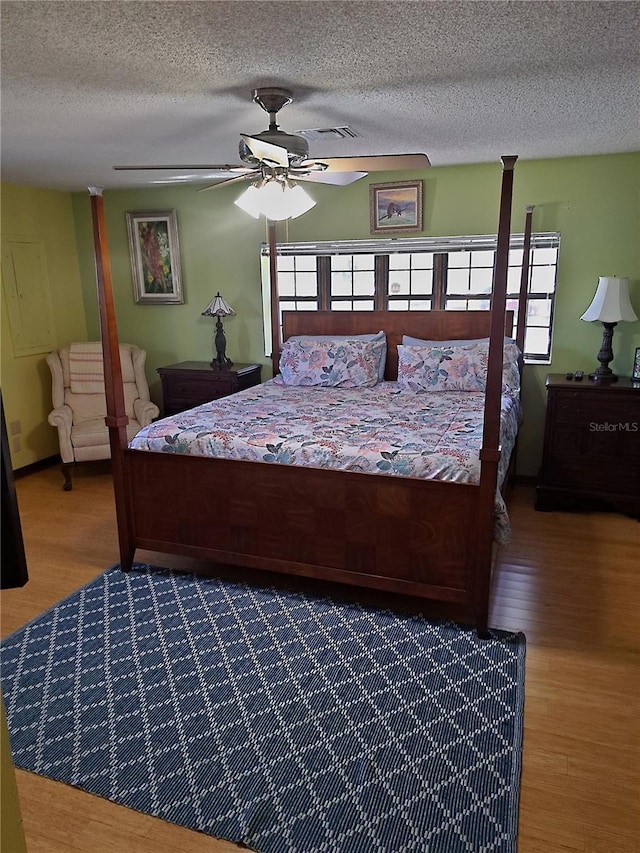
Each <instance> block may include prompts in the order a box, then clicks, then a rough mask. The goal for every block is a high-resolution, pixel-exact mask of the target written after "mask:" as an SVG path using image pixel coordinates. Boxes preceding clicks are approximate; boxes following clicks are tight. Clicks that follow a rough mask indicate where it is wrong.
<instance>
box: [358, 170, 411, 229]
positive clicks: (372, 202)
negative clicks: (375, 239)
mask: <svg viewBox="0 0 640 853" xmlns="http://www.w3.org/2000/svg"><path fill="white" fill-rule="evenodd" d="M369 213H370V223H371V233H372V234H389V233H393V232H400V231H422V181H395V182H393V183H388V184H370V185H369Z"/></svg>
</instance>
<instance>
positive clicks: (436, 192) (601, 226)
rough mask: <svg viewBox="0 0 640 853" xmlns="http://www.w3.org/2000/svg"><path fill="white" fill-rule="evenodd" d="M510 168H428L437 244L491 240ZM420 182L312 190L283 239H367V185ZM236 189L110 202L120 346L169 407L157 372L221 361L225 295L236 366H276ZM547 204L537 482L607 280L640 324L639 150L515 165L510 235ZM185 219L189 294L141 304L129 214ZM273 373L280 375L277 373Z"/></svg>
mask: <svg viewBox="0 0 640 853" xmlns="http://www.w3.org/2000/svg"><path fill="white" fill-rule="evenodd" d="M500 173H501V166H500V163H499V162H498V163H496V164H481V165H473V166H451V167H444V168H432V169H428V170H426V171H425V172H424V173H423V174H422V177H423V178H424V231H423V234H425V235H433V236H452V235H459V234H490V233H495V231H496V227H497V217H498V205H499V193H500ZM409 178H414V179H415V178H416V173H395V174H378V175H375V176H371V180H370V179H368V178H365V179H363V180H362V181H359V182H358V183H356V184H353V185H351V186H349V187H327V186H319V185H315V184H314V185H310V186H309V187H308V189H309V191H310V193H311V194H312V195H313V196H314V198H315V199H316V200H317V202H318V204H317V206H316V207H315V208H314V209H313V210H312V211H310V212H309V213H307V214H305V215H304V216H302V217H301V218H300V219H298V220H293V221H292V222H290V223H288V225H284V224H283V225H280V226H279V229H280V238H279V239H281V240H286V239H290V240H296V241H298V240H300V241H302V240H337V239H347V238H366V237H370V236H371V235H370V233H369V184H370V183H374V182H383V181H385V180H387V181H388V180H394V179H397V180H403V179H409ZM239 193H240V189H239V188H238V186H237V185H234V186H231V187H224V188H218V189H215V190H213V191H208V192H198V191H197V187H194V186H193V185H190V186H180V187H168V188H167V187H163V188H154V189H143V190H127V191H125V190H112V191H107V192H105V196H104V198H105V212H106V218H107V228H108V233H109V241H110V249H111V259H112V274H113V282H114V290H115V298H116V302H117V313H118V323H119V329H120V338H121V339H122V340H124V341H128V342H135V343H137V344H138V345H140V346H142V347H144V348H145V349H146V350H147V354H148V355H147V358H148V376H149V380H150V384H151V388H152V397H154V399H155V400H156V402H160V399H159V397H160V389H159V383H158V381H157V378H156V374H155V369H156V368H157V367H160V366H161V365H163V364H170V363H172V362H175V361H182V360H186V359H202V360H205V359H209V358H210V357H211V355H212V353H213V345H212V325H213V324H212V321H211V320H210V319H209V318H205V317H201V316H200V312H201V311H202V310H203V308H204V307H205V305H206V304H207V302H208V301H209V300H210V298H211V297H212V296H213V295H214V294H215V292H216V291H217V290H220V291H221V293H222V294H223V296H224V297H225V299H226V300H227V301H228V302H229V304H230V305H231V306H232V307H233V308H234V309H235V310H236V312H237V316H236V317H234V318H232V319H230V320H228V321H227V322H226V323H225V332H226V335H227V342H228V345H227V352H228V354H229V355H230V356H231V358H232V359H234V360H235V361H261V362H263V363H265V364H266V362H267V360H266V359H265V357H264V349H263V339H262V338H263V336H262V325H261V293H260V269H259V250H260V244H261V243H262V242H263V241H264V240H265V239H266V235H265V226H264V222H262V221H255V220H253V219H251V218H250V217H248V216H247V215H246V214H244V213H242V211H240V210H239V209H238V208H237V207H236V206H235V205H234V204H233V200H234V199H235V198H236V197H237V196H238V195H239ZM73 204H74V213H75V221H76V231H77V239H78V247H79V254H80V269H81V274H82V283H83V292H84V298H85V305H86V309H87V323H88V327H89V332H90V336H91V337H97V335H98V316H97V308H96V299H95V285H94V275H93V255H92V244H91V226H90V218H89V200H88V196H87V195H84V194H82V195H80V194H77V195H75V196H74V199H73ZM528 204H533V205H535V211H534V215H533V228H534V230H535V231H560V232H561V235H562V236H561V248H560V261H559V267H558V288H557V297H556V309H555V323H554V336H553V352H552V363H551V365H550V366H549V365H536V366H527V368H526V372H525V379H524V407H525V423H524V427H523V430H522V435H521V440H520V450H519V463H518V470H519V472H520V473H521V474H528V475H535V473H536V472H537V469H538V465H539V461H540V453H541V445H542V432H543V426H544V407H545V390H544V380H545V377H546V374H547V373H548V372H551V371H552V372H562V373H564V372H565V371H567V370H576V369H579V368H581V369H583V370H584V371H585V372H588V371H589V370H592V369H594V368H595V367H597V366H598V363H597V360H596V353H597V351H598V349H599V347H600V342H601V340H602V327H601V326H600V324H597V323H588V324H587V323H585V322H583V321H581V320H580V315H581V314H582V313H583V311H584V310H585V309H586V307H587V306H588V304H589V302H590V301H591V298H592V296H593V294H594V292H595V289H596V285H597V283H598V277H599V276H601V275H617V276H625V277H628V278H629V279H631V292H632V297H631V298H632V302H633V304H634V307H635V309H636V313H638V314H639V315H640V247H639V239H638V238H639V236H640V152H635V153H631V154H616V155H607V156H598V157H575V158H563V159H557V160H538V161H522V162H519V163H517V164H516V172H515V180H514V205H513V211H514V213H513V220H512V230H513V231H522V230H523V228H524V208H525V206H526V205H528ZM167 209H175V210H176V211H177V217H178V230H179V238H180V251H181V256H182V271H183V282H184V291H185V304H184V305H154V306H147V305H136V304H135V303H134V300H133V290H132V282H131V273H130V266H129V250H128V245H127V233H126V223H125V211H127V210H167ZM637 346H640V324H631V323H620V324H619V325H618V326H617V328H616V331H615V336H614V351H615V359H614V361H613V363H612V367H613V369H614V370H615V371H616V372H618V373H620V374H623V375H628V374H629V373H630V370H631V362H632V358H633V352H634V349H635V347H637ZM265 375H267V376H268V375H270V374H269V368H268V366H267V367H266V368H265Z"/></svg>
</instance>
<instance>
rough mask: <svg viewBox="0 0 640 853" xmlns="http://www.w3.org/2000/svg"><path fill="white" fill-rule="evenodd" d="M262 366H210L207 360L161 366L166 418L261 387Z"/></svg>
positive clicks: (159, 371)
mask: <svg viewBox="0 0 640 853" xmlns="http://www.w3.org/2000/svg"><path fill="white" fill-rule="evenodd" d="M261 371H262V365H260V364H234V365H232V366H231V367H211V365H210V364H209V362H208V361H181V362H179V363H178V364H169V365H167V367H159V368H158V373H159V374H160V379H161V380H162V403H163V416H165V417H166V416H167V415H175V414H177V413H178V412H184V411H185V410H186V409H192V408H193V407H194V406H200V405H201V404H202V403H209V402H210V401H211V400H217V399H218V398H219V397H227V396H228V395H229V394H235V393H236V391H243V390H244V389H245V388H252V387H253V386H254V385H259V384H260V373H261Z"/></svg>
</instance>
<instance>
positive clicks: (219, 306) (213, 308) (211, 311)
mask: <svg viewBox="0 0 640 853" xmlns="http://www.w3.org/2000/svg"><path fill="white" fill-rule="evenodd" d="M235 314H236V312H235V311H234V310H233V308H231V306H230V305H227V303H226V302H225V301H224V299H223V298H222V296H220V291H218V292H217V293H216V295H215V296H214V297H213V299H212V300H211V302H210V303H209V304H208V305H207V307H206V308H205V309H204V311H203V312H202V316H203V317H216V318H217V319H216V334H215V347H216V357H215V358H214V359H213V361H212V362H211V367H231V365H232V364H233V362H232V361H231V359H230V358H227V355H226V349H227V339H226V338H225V336H224V329H223V327H222V318H223V317H235Z"/></svg>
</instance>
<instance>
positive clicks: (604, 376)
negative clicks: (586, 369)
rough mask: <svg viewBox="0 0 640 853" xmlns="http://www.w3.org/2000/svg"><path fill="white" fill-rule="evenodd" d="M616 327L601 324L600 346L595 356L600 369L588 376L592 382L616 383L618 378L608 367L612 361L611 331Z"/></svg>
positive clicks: (611, 324)
mask: <svg viewBox="0 0 640 853" xmlns="http://www.w3.org/2000/svg"><path fill="white" fill-rule="evenodd" d="M616 325H617V324H616V323H606V322H603V323H602V326H603V331H602V346H601V347H600V352H599V353H598V356H597V358H598V361H599V362H600V367H599V368H598V369H597V370H595V371H594V372H593V373H590V374H589V379H592V380H593V381H594V382H617V381H618V377H617V376H616V375H615V373H614V372H613V370H611V368H610V367H609V362H610V361H613V346H612V344H613V330H614V328H615V326H616Z"/></svg>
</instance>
